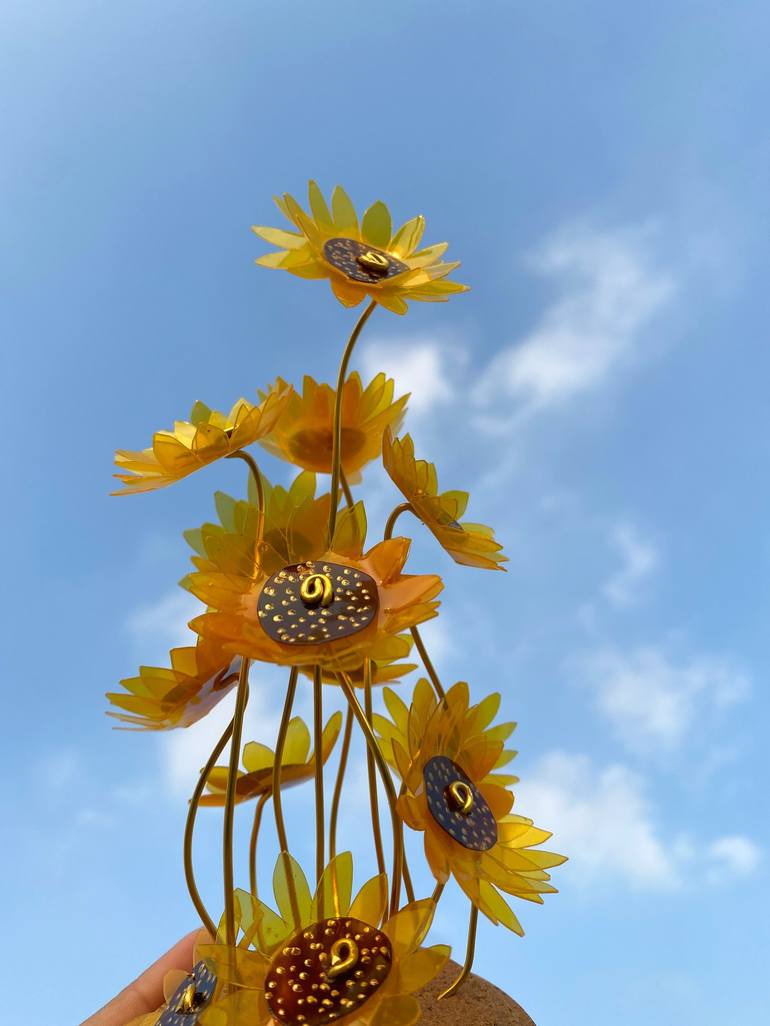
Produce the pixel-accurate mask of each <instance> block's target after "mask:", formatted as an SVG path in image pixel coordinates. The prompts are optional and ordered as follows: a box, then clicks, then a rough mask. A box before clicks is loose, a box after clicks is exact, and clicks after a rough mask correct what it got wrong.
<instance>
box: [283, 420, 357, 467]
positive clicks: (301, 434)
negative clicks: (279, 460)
mask: <svg viewBox="0 0 770 1026" xmlns="http://www.w3.org/2000/svg"><path fill="white" fill-rule="evenodd" d="M365 443H366V435H365V434H364V432H363V431H359V430H358V428H353V427H345V426H344V425H343V427H342V444H341V446H340V454H341V459H342V465H343V467H344V466H345V464H346V463H348V462H349V461H351V460H354V459H355V457H356V456H357V455H358V454H359V453H360V452H361V450H362V449H363V447H364V445H365ZM287 445H288V449H289V453H290V454H291V457H292V459H293V460H294V461H295V462H296V463H297V464H298V465H299V466H301V467H306V468H308V469H310V470H316V471H318V473H320V474H328V473H329V472H330V471H331V465H332V448H333V437H332V429H331V427H328V428H325V427H319V428H302V429H301V430H299V431H296V432H295V433H294V434H293V435H291V437H290V438H289V439H288V442H287Z"/></svg>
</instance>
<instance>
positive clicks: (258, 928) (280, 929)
mask: <svg viewBox="0 0 770 1026" xmlns="http://www.w3.org/2000/svg"><path fill="white" fill-rule="evenodd" d="M234 894H235V900H236V903H237V906H238V911H239V915H240V921H241V929H242V930H243V933H244V936H245V937H247V938H248V939H249V940H250V942H251V943H253V944H254V945H255V946H256V947H257V948H258V950H259V951H262V952H264V953H265V954H266V955H270V954H271V953H272V952H273V951H274V950H275V948H277V947H278V945H279V944H282V943H283V942H284V941H285V940H286V939H287V937H288V936H289V935H290V934H291V932H292V927H291V925H290V924H289V923H286V922H284V920H283V919H282V918H281V917H280V916H279V915H277V914H276V913H275V912H274V911H273V910H272V909H271V908H270V906H269V905H266V904H265V903H264V902H262V901H260V900H259V899H258V898H255V897H254V896H253V895H252V894H249V892H248V891H244V890H241V888H237V889H236V890H235V892H234Z"/></svg>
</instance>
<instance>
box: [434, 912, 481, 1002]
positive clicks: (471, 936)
mask: <svg viewBox="0 0 770 1026" xmlns="http://www.w3.org/2000/svg"><path fill="white" fill-rule="evenodd" d="M478 921H479V910H478V908H477V906H476V905H474V904H473V902H471V914H470V918H469V920H468V944H467V947H466V949H465V962H464V964H463V967H462V970H461V972H460V975H459V976H458V977H457V979H456V980H455V981H454V983H451V984H450V985H449V986H448V987H447V989H446V990H445V991H443V992H442V993H441V994H439V996H438V1000H439V1001H441V999H442V998H448V997H454V995H455V994H456V993H457V991H458V990H459V989H460V987H462V985H463V984H464V983H465V981H466V980H467V979H468V977H469V976H470V974H471V969H472V968H473V956H474V954H475V953H476V926H477V924H478Z"/></svg>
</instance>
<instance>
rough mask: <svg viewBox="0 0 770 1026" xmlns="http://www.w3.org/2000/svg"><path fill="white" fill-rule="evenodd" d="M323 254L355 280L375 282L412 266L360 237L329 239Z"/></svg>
mask: <svg viewBox="0 0 770 1026" xmlns="http://www.w3.org/2000/svg"><path fill="white" fill-rule="evenodd" d="M324 257H325V259H326V260H327V261H328V263H330V264H331V265H332V267H336V269H337V270H338V271H342V273H343V274H344V275H345V276H346V277H347V278H350V279H352V281H359V282H361V283H362V284H365V285H374V284H375V283H377V282H381V281H385V280H386V279H387V278H392V277H393V276H394V275H396V274H402V273H403V272H404V271H408V270H409V266H408V264H405V263H404V262H403V261H402V260H399V259H398V258H397V257H394V256H392V255H391V254H390V253H386V252H385V251H384V250H382V249H377V247H376V246H370V245H368V244H367V243H365V242H358V240H357V239H327V241H326V242H325V243H324Z"/></svg>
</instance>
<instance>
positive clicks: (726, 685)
mask: <svg viewBox="0 0 770 1026" xmlns="http://www.w3.org/2000/svg"><path fill="white" fill-rule="evenodd" d="M580 667H581V671H582V673H583V677H584V680H585V684H586V686H587V687H589V688H590V690H591V691H592V692H593V695H594V700H595V704H596V708H597V710H598V712H599V713H600V714H601V715H602V716H603V717H604V718H605V719H606V720H607V721H608V722H609V723H610V725H611V726H612V728H613V730H614V731H615V734H616V735H617V737H618V738H620V740H621V741H622V742H623V743H624V744H625V745H627V747H628V748H630V749H631V750H633V751H644V750H647V749H649V748H651V747H658V748H659V747H663V748H665V749H668V750H672V749H674V748H676V747H677V746H678V745H680V744H681V742H682V741H683V740H684V738H685V737H686V735H687V734H688V733H689V732H690V730H691V729H692V727H693V725H694V723H695V720H696V718H697V717H698V716H701V715H703V714H704V713H705V712H706V711H709V712H714V711H716V712H721V711H722V710H724V709H726V708H728V707H729V706H731V705H733V704H734V703H735V702H738V701H740V700H741V699H743V698H744V697H745V696H746V694H747V693H748V691H749V680H748V678H747V677H746V675H745V674H743V673H742V672H741V671H740V670H738V669H737V668H736V667H734V666H732V665H730V664H729V663H728V662H726V661H725V660H723V659H720V658H717V657H714V656H699V657H695V658H691V659H689V660H687V661H684V662H680V663H676V662H674V660H673V659H672V658H670V657H669V656H668V655H667V654H666V653H665V652H664V651H663V650H662V649H661V648H658V647H655V646H649V647H640V648H636V649H632V650H631V651H628V652H624V651H620V650H618V649H613V648H603V649H600V650H599V651H597V652H595V653H593V654H592V655H590V656H587V657H584V658H583V659H582V660H580Z"/></svg>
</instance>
